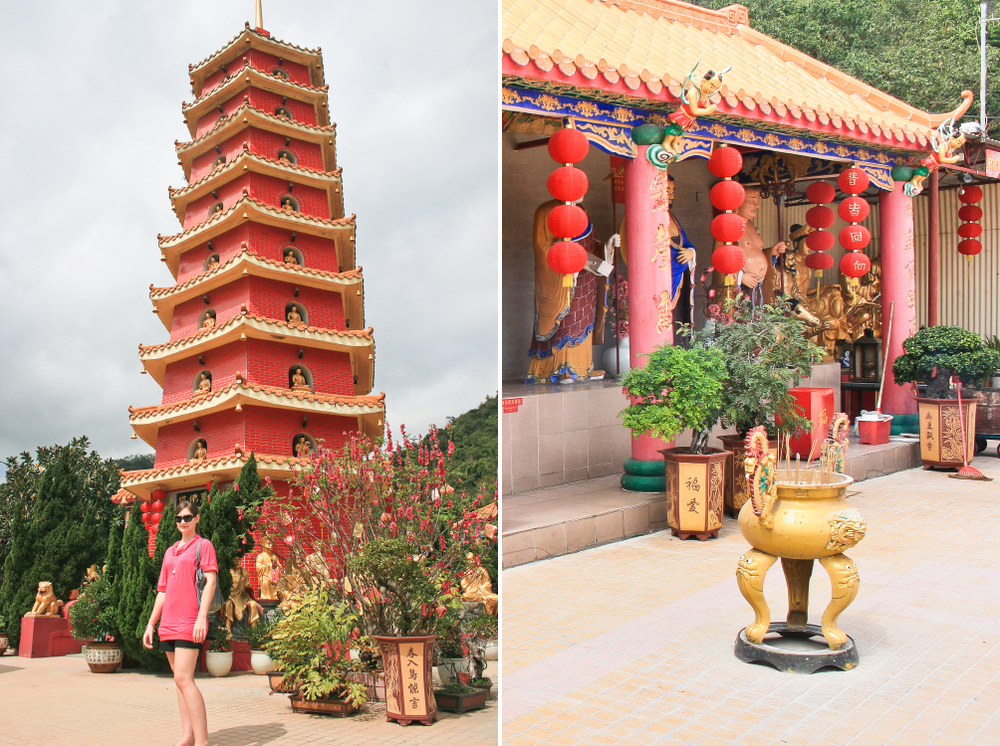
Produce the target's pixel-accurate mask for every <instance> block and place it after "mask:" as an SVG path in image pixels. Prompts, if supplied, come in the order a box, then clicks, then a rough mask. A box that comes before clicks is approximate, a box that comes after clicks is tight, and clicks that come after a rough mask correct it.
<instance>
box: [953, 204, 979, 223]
mask: <svg viewBox="0 0 1000 746" xmlns="http://www.w3.org/2000/svg"><path fill="white" fill-rule="evenodd" d="M982 217H983V208H982V207H980V206H979V205H964V206H963V207H961V208H959V210H958V219H959V220H967V221H969V222H973V223H974V222H976V221H977V220H979V219H981V218H982Z"/></svg>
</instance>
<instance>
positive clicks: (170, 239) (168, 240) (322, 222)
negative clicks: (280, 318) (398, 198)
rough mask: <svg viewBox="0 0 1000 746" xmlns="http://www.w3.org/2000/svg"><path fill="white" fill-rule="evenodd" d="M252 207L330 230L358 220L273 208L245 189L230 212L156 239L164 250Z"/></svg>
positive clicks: (350, 225)
mask: <svg viewBox="0 0 1000 746" xmlns="http://www.w3.org/2000/svg"><path fill="white" fill-rule="evenodd" d="M250 205H253V206H255V207H257V208H259V209H262V210H264V211H265V212H269V213H271V214H272V215H276V216H277V215H281V216H284V217H286V218H288V219H289V220H292V221H295V222H299V223H302V222H305V223H312V224H314V225H317V226H322V227H328V228H335V227H339V226H344V227H354V225H355V219H356V218H357V216H356V215H353V214H352V215H350V216H348V217H344V218H335V219H332V220H331V219H329V218H317V217H313V216H312V215H306V214H304V213H301V212H295V211H293V210H284V209H279V208H277V207H272V206H271V205H268V204H265V203H264V202H261V201H260V200H257V199H254V198H253V197H250V196H248V195H247V194H246V190H245V189H244V194H243V197H242V198H241V199H240V200H239V201H237V202H234V203H233V204H232V206H231V207H230V208H229V209H228V210H223V211H222V212H217V213H215V214H214V215H212V216H211V217H208V218H205V219H204V220H203V221H201V222H200V223H198V224H197V225H192V226H191V227H190V228H188V229H187V230H184V231H181V232H180V233H175V234H174V235H172V236H163V235H160V234H157V236H156V239H157V241H158V242H159V245H160V249H161V250H162V249H163V248H166V247H168V246H170V245H171V244H175V243H177V242H179V241H181V240H183V239H185V238H187V237H189V236H191V235H193V234H195V233H197V232H198V231H200V230H202V229H203V228H205V227H207V226H209V225H211V224H212V223H215V222H222V221H223V220H225V219H226V218H227V217H229V216H230V215H232V214H233V213H235V212H236V211H237V210H239V209H240V208H243V207H247V206H250Z"/></svg>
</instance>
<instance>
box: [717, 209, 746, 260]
mask: <svg viewBox="0 0 1000 746" xmlns="http://www.w3.org/2000/svg"><path fill="white" fill-rule="evenodd" d="M746 229H747V221H746V220H744V219H743V218H742V217H740V216H739V215H737V214H736V213H735V212H724V213H722V214H721V215H716V216H715V217H714V218H712V224H711V226H710V230H711V231H712V238H714V239H715V240H716V241H719V242H721V243H732V242H734V241H739V240H740V239H741V238H742V237H743V234H744V233H745V232H746ZM741 251H742V249H741ZM742 266H743V265H742V264H741V265H740V267H741V268H742Z"/></svg>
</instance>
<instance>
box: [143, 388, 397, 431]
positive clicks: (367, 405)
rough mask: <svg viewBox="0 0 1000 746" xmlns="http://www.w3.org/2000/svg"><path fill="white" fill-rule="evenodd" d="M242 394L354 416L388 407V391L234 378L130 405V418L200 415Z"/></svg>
mask: <svg viewBox="0 0 1000 746" xmlns="http://www.w3.org/2000/svg"><path fill="white" fill-rule="evenodd" d="M239 395H243V398H245V399H260V400H272V401H277V402H284V401H287V402H289V403H294V402H299V403H308V404H315V405H328V406H327V407H322V406H320V407H314V409H318V410H320V411H321V410H323V409H334V410H337V411H334V412H332V414H348V415H355V414H360V413H362V412H368V413H371V412H379V411H382V410H383V409H384V408H385V394H379V395H378V396H343V395H339V394H317V393H311V392H305V391H293V390H292V389H288V388H279V387H277V386H265V385H262V384H258V383H250V382H249V381H234V382H233V383H231V384H229V385H228V386H225V387H223V388H220V389H219V390H218V391H210V392H209V393H207V394H204V395H202V396H193V397H191V398H190V399H185V400H184V401H181V402H176V403H174V404H160V405H156V406H151V407H129V408H128V411H129V420H130V421H132V422H139V421H141V420H144V419H145V420H149V419H155V418H157V417H162V416H165V415H171V416H172V415H176V414H183V413H194V414H198V413H200V412H201V411H202V410H205V409H213V408H215V407H217V406H218V405H219V404H220V403H222V402H225V401H227V400H229V399H232V398H234V397H235V396H239Z"/></svg>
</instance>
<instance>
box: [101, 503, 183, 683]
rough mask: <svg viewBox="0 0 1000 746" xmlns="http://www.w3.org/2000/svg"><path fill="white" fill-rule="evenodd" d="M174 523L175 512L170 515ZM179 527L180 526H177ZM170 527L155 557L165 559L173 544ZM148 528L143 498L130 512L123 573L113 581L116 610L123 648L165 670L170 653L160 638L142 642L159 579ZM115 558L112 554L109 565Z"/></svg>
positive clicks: (160, 538)
mask: <svg viewBox="0 0 1000 746" xmlns="http://www.w3.org/2000/svg"><path fill="white" fill-rule="evenodd" d="M169 513H170V511H165V512H164V518H162V519H161V522H160V525H161V526H163V528H164V529H166V522H165V518H166V516H167V515H168V514H169ZM170 519H171V524H172V523H173V516H172V515H170ZM174 530H175V531H176V526H174ZM170 543H171V542H170V537H169V532H168V531H167V530H161V531H160V533H159V534H158V535H157V544H158V545H159V546H158V547H157V550H156V552H155V553H154V558H157V556H158V558H159V562H161V563H162V561H163V554H164V553H165V552H166V548H167V547H168V546H170ZM148 546H149V545H148V542H147V534H146V529H145V528H144V527H143V524H142V511H141V510H140V509H139V501H136V502H134V503H133V505H132V509H131V511H130V512H129V516H128V525H127V526H126V527H125V530H124V532H123V534H122V543H121V553H120V556H119V559H118V568H119V570H118V572H119V576H118V578H117V579H116V580H114V582H113V586H114V587H115V588H116V590H115V595H116V597H117V605H116V612H117V615H118V629H119V631H120V632H121V646H122V652H123V653H124V654H125V655H126V656H128V658H130V659H132V660H134V661H136V662H137V663H138V664H139V665H140V666H141V667H142V668H146V669H151V670H162V669H164V668H166V667H167V656H166V655H165V654H164V653H161V652H160V651H159V649H158V640H157V639H156V638H155V637H154V639H153V649H152V650H147V649H146V648H144V647H143V645H142V634H143V631H144V630H145V628H146V622H148V621H149V616H150V614H151V613H152V611H153V603H154V602H155V600H156V584H157V581H158V580H159V575H160V573H159V569H160V567H159V564H156V565H154V560H153V559H150V557H149V549H148ZM113 561H114V558H113V557H112V556H109V557H108V569H109V571H110V569H111V563H112V562H113Z"/></svg>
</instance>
